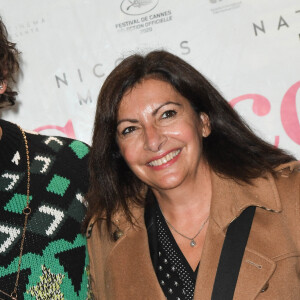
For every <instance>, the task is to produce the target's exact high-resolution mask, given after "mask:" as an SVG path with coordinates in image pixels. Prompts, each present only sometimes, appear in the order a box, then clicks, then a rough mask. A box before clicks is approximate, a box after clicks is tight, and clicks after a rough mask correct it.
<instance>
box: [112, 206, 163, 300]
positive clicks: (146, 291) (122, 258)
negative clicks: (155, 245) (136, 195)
mask: <svg viewBox="0 0 300 300" xmlns="http://www.w3.org/2000/svg"><path fill="white" fill-rule="evenodd" d="M140 213H141V210H140V212H139V214H140ZM143 213H144V210H142V214H141V215H140V217H139V218H137V224H136V225H135V226H134V227H132V226H131V227H129V228H126V227H125V228H124V227H123V226H122V224H120V226H119V228H120V229H121V230H122V231H124V235H123V236H122V237H121V238H120V239H119V240H118V241H117V242H116V245H115V246H114V248H113V249H112V251H111V255H110V258H109V260H108V262H107V268H106V280H107V282H108V285H107V286H108V289H107V292H108V293H109V294H110V297H108V299H122V300H132V299H146V300H147V299H149V300H150V299H157V300H160V299H161V300H165V296H164V294H163V291H162V289H161V288H160V285H159V282H158V280H157V277H156V274H155V271H154V269H153V265H152V261H151V257H150V252H149V244H148V235H147V230H146V227H145V224H144V221H143V217H142V216H143ZM110 270H120V272H119V274H114V273H113V274H112V272H110ZM109 286H113V287H114V289H113V290H112V289H110V288H109Z"/></svg>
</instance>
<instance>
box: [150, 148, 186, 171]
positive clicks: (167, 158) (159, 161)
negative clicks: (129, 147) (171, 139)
mask: <svg viewBox="0 0 300 300" xmlns="http://www.w3.org/2000/svg"><path fill="white" fill-rule="evenodd" d="M179 153H180V150H175V151H172V152H170V153H168V154H167V155H166V156H164V157H162V158H160V159H157V160H153V161H151V162H149V166H151V167H158V166H161V165H163V164H166V163H167V162H168V161H170V160H171V159H173V158H174V157H175V156H177V155H178V154H179Z"/></svg>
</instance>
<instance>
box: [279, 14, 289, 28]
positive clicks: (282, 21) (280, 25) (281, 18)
mask: <svg viewBox="0 0 300 300" xmlns="http://www.w3.org/2000/svg"><path fill="white" fill-rule="evenodd" d="M282 26H286V27H289V25H288V23H287V22H286V21H285V19H284V18H283V17H282V16H280V18H279V22H278V28H277V30H279V29H280V27H282Z"/></svg>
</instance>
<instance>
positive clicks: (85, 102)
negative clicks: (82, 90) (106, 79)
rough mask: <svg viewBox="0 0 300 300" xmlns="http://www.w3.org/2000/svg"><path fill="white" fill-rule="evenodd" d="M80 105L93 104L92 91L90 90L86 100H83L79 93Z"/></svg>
mask: <svg viewBox="0 0 300 300" xmlns="http://www.w3.org/2000/svg"><path fill="white" fill-rule="evenodd" d="M77 96H78V100H79V104H80V105H82V104H88V103H92V96H91V91H90V90H88V92H87V96H86V98H83V97H82V96H81V95H80V94H79V93H77Z"/></svg>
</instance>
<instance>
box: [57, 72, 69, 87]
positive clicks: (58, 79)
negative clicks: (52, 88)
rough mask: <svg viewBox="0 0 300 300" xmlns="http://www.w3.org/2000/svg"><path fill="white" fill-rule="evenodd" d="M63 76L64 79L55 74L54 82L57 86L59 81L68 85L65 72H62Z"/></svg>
mask: <svg viewBox="0 0 300 300" xmlns="http://www.w3.org/2000/svg"><path fill="white" fill-rule="evenodd" d="M63 77H64V79H61V78H60V77H58V76H57V75H55V79H56V84H57V87H58V88H60V84H59V82H62V83H63V84H65V85H68V81H67V77H66V74H65V73H63Z"/></svg>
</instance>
